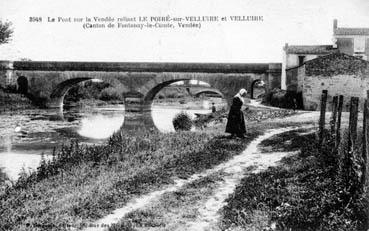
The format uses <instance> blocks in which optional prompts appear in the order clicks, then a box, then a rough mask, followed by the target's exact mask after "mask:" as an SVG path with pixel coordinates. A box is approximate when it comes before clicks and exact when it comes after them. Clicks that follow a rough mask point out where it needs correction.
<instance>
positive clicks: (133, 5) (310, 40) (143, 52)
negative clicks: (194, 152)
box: [0, 0, 369, 63]
mask: <svg viewBox="0 0 369 231" xmlns="http://www.w3.org/2000/svg"><path fill="white" fill-rule="evenodd" d="M368 12H369V1H368V0H309V1H306V0H110V1H108V0H60V1H55V0H0V19H1V20H2V21H10V22H12V23H13V28H14V34H13V37H12V40H11V42H10V43H8V44H2V45H0V59H1V60H16V59H19V58H27V59H31V60H35V61H115V62H222V63H260V62H281V61H282V48H283V46H284V44H285V43H289V44H293V45H315V44H321V45H324V44H332V35H333V29H332V28H333V19H337V20H338V26H339V27H369V13H368ZM167 15H170V16H171V17H176V16H178V17H184V16H208V15H210V16H211V15H215V16H228V17H229V16H238V15H239V16H249V15H257V16H259V15H260V16H263V21H259V22H231V21H229V20H228V21H226V22H216V23H202V27H201V28H200V29H196V28H185V29H182V28H175V29H163V28H159V29H143V30H140V29H118V28H115V29H83V27H82V24H81V23H48V22H47V17H72V18H73V17H80V18H85V17H95V16H97V17H107V16H111V17H138V16H167ZM30 17H43V22H42V23H35V22H33V23H32V22H29V18H30ZM228 19H229V18H228Z"/></svg>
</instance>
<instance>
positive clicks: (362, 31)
mask: <svg viewBox="0 0 369 231" xmlns="http://www.w3.org/2000/svg"><path fill="white" fill-rule="evenodd" d="M333 33H334V35H369V28H368V27H367V28H358V27H356V28H355V27H338V20H337V19H334V20H333Z"/></svg>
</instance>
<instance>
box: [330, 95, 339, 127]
mask: <svg viewBox="0 0 369 231" xmlns="http://www.w3.org/2000/svg"><path fill="white" fill-rule="evenodd" d="M337 101H338V96H333V101H332V117H331V134H334V131H335V127H336V119H337V106H338V102H337Z"/></svg>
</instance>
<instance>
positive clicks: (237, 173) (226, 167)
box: [84, 113, 315, 231]
mask: <svg viewBox="0 0 369 231" xmlns="http://www.w3.org/2000/svg"><path fill="white" fill-rule="evenodd" d="M306 114H308V113H305V114H300V115H296V116H294V117H293V118H291V119H292V120H296V121H299V119H307V120H311V119H315V115H310V116H309V115H306ZM300 117H301V118H300ZM300 128H301V127H286V128H279V129H272V130H268V131H267V132H266V133H265V134H264V135H261V136H259V137H258V138H256V139H255V140H253V141H252V142H251V143H250V144H249V145H248V147H247V148H246V149H245V150H244V151H243V152H242V153H241V154H239V155H237V156H234V157H233V158H232V159H231V160H229V161H227V162H225V163H222V164H220V165H218V166H216V167H214V168H212V169H208V170H206V171H204V172H202V173H200V174H194V175H192V176H191V177H190V178H188V179H186V180H179V179H178V180H175V183H174V184H172V185H170V186H168V187H166V188H165V189H162V190H159V191H155V192H152V193H149V194H147V195H143V196H141V197H139V198H136V199H135V200H132V201H131V202H129V203H128V204H127V205H126V206H124V207H123V208H120V209H117V210H115V211H113V213H111V214H110V215H108V216H106V217H104V218H102V219H100V220H98V221H96V222H95V223H94V224H93V226H94V227H89V228H86V229H84V230H85V231H97V230H107V228H106V227H108V226H111V225H112V224H115V223H118V222H119V220H121V219H122V218H124V217H125V216H127V215H129V214H130V213H132V212H134V211H137V210H140V209H144V208H146V207H149V206H152V204H155V203H156V204H158V201H159V200H160V198H161V197H163V195H167V194H170V193H176V192H178V191H180V190H181V188H185V187H186V186H188V185H190V184H192V183H194V182H195V181H199V180H201V179H204V178H206V177H209V176H210V175H212V174H216V173H220V172H221V173H222V177H221V178H222V179H221V180H218V181H217V182H216V184H215V185H216V186H214V187H215V190H213V192H212V193H210V195H208V196H207V198H205V200H202V201H201V204H200V205H199V206H198V207H197V208H196V210H197V211H196V214H197V215H196V217H195V218H193V219H188V220H185V221H181V222H180V226H181V227H177V228H175V227H173V228H172V229H171V230H175V229H179V230H213V228H211V227H212V226H215V225H216V223H217V221H218V219H219V214H218V213H217V212H218V211H219V209H221V208H222V207H223V206H224V205H225V200H226V199H227V197H228V195H229V194H230V193H232V192H233V191H234V189H235V188H236V186H237V185H238V184H239V182H240V180H241V179H242V177H244V173H245V172H246V171H247V168H250V167H251V166H253V167H255V169H254V170H253V172H258V171H262V170H264V169H266V168H267V167H269V166H273V165H275V164H276V163H277V162H278V161H279V160H280V159H282V158H283V157H284V156H287V155H290V154H293V153H286V152H277V153H270V154H262V153H261V152H260V151H259V149H258V145H259V144H260V143H261V142H262V141H263V140H265V139H268V138H270V137H272V136H274V135H277V134H280V133H283V132H287V131H291V130H295V129H300ZM172 220H173V219H172ZM176 223H177V226H178V222H176ZM209 228H210V229H209ZM142 230H145V228H144V227H142Z"/></svg>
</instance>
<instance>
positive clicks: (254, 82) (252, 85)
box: [250, 79, 266, 99]
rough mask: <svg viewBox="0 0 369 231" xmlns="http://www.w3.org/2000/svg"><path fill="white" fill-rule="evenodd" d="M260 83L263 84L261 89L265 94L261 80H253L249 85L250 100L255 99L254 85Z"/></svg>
mask: <svg viewBox="0 0 369 231" xmlns="http://www.w3.org/2000/svg"><path fill="white" fill-rule="evenodd" d="M260 83H263V84H264V85H263V88H264V89H265V92H266V87H265V83H264V81H263V80H262V79H255V80H254V81H252V83H251V87H250V98H251V99H255V96H254V93H255V86H256V84H260Z"/></svg>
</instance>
